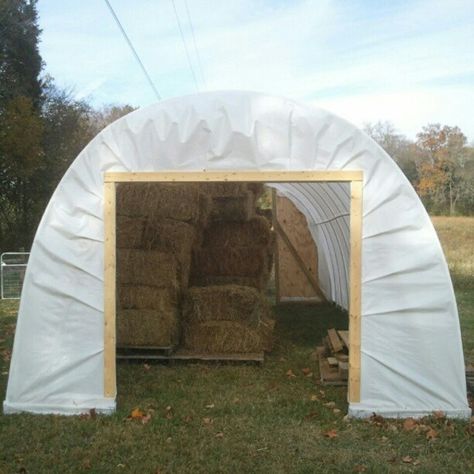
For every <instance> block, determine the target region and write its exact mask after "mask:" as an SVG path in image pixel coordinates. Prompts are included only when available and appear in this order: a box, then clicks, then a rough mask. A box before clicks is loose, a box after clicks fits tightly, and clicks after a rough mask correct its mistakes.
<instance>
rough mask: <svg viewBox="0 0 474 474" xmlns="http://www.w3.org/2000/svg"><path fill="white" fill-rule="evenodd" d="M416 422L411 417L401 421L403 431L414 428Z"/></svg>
mask: <svg viewBox="0 0 474 474" xmlns="http://www.w3.org/2000/svg"><path fill="white" fill-rule="evenodd" d="M416 425H417V422H416V421H415V420H414V419H413V418H407V419H406V420H405V421H404V422H403V429H404V430H405V431H412V430H414V429H415V428H416Z"/></svg>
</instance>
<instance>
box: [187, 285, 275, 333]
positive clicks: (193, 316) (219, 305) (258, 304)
mask: <svg viewBox="0 0 474 474" xmlns="http://www.w3.org/2000/svg"><path fill="white" fill-rule="evenodd" d="M270 315H271V309H270V304H269V303H268V301H267V299H266V298H265V297H264V296H263V295H262V294H261V293H260V292H259V291H257V290H256V289H255V288H250V287H246V286H238V285H221V286H219V285H217V286H207V287H194V288H190V289H189V290H188V292H187V293H186V295H185V297H184V302H183V313H182V317H183V323H184V324H195V323H203V322H206V321H235V322H240V323H245V324H246V325H247V326H248V327H253V328H257V327H258V326H259V324H260V322H261V321H262V320H263V319H269V318H270Z"/></svg>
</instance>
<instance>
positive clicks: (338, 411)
mask: <svg viewBox="0 0 474 474" xmlns="http://www.w3.org/2000/svg"><path fill="white" fill-rule="evenodd" d="M332 412H333V413H335V414H336V415H337V414H338V413H341V410H339V408H334V410H333V411H332Z"/></svg>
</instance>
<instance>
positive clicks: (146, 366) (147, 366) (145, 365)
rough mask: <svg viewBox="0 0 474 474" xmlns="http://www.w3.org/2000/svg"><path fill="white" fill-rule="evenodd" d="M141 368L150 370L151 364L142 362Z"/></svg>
mask: <svg viewBox="0 0 474 474" xmlns="http://www.w3.org/2000/svg"><path fill="white" fill-rule="evenodd" d="M143 368H144V369H145V370H150V369H151V365H150V364H143Z"/></svg>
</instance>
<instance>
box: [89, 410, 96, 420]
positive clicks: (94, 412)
mask: <svg viewBox="0 0 474 474" xmlns="http://www.w3.org/2000/svg"><path fill="white" fill-rule="evenodd" d="M89 416H90V417H91V418H92V419H93V420H95V419H96V418H97V412H96V411H95V408H91V409H90V410H89Z"/></svg>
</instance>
